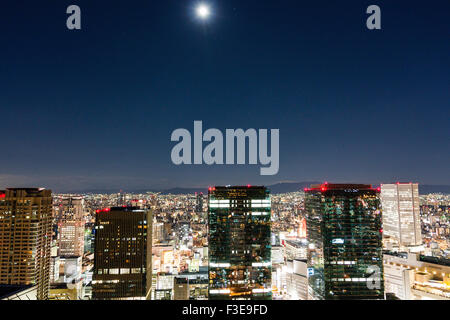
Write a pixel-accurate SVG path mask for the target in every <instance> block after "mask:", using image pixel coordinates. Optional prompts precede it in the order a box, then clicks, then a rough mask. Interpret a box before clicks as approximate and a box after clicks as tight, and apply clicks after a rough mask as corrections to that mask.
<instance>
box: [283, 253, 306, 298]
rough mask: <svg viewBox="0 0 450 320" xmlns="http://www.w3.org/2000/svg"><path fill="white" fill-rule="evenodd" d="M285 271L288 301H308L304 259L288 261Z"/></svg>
mask: <svg viewBox="0 0 450 320" xmlns="http://www.w3.org/2000/svg"><path fill="white" fill-rule="evenodd" d="M286 270H287V272H286V278H287V279H286V287H287V294H288V295H289V298H290V299H289V300H308V272H307V261H306V260H305V259H302V260H297V259H296V260H288V261H287V263H286Z"/></svg>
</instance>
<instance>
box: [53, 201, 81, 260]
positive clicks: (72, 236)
mask: <svg viewBox="0 0 450 320" xmlns="http://www.w3.org/2000/svg"><path fill="white" fill-rule="evenodd" d="M56 201H57V202H58V205H57V206H56V209H55V218H56V221H57V225H58V242H57V243H58V248H59V249H58V250H59V255H60V256H62V257H81V256H82V255H83V253H84V199H83V197H77V196H69V197H61V198H59V199H56Z"/></svg>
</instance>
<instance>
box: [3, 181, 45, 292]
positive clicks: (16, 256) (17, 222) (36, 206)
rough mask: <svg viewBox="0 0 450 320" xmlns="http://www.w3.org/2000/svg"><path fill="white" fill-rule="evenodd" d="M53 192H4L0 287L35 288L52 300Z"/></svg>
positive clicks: (29, 190) (34, 189)
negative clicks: (25, 286) (50, 296)
mask: <svg viewBox="0 0 450 320" xmlns="http://www.w3.org/2000/svg"><path fill="white" fill-rule="evenodd" d="M51 238H52V192H51V191H50V190H45V189H41V188H39V189H38V188H8V189H6V190H3V191H0V284H1V285H32V286H35V287H36V296H37V299H39V300H46V299H48V295H49V289H50V257H51V253H50V249H51Z"/></svg>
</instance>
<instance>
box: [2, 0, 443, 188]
mask: <svg viewBox="0 0 450 320" xmlns="http://www.w3.org/2000/svg"><path fill="white" fill-rule="evenodd" d="M205 2H207V3H208V4H209V5H210V10H211V17H210V19H207V20H206V21H199V20H198V17H196V15H195V5H196V3H197V2H196V1H185V2H183V3H181V2H179V1H164V2H153V3H149V2H148V1H137V2H134V3H133V5H128V4H127V5H125V4H112V3H111V4H109V5H108V8H107V9H108V10H105V8H104V6H103V4H100V3H90V2H84V1H80V3H79V6H80V8H81V14H82V28H81V30H68V29H67V28H66V26H65V21H66V19H67V14H66V8H67V6H68V5H69V3H64V2H61V3H58V4H53V5H52V6H45V5H44V4H43V3H45V1H44V2H39V3H32V4H29V5H27V6H22V5H20V4H15V3H10V4H8V10H2V11H1V13H0V27H1V28H2V30H3V34H4V42H5V43H7V44H8V45H7V46H5V50H3V51H2V52H1V53H0V58H1V59H2V61H3V68H2V69H3V72H2V75H3V77H2V78H1V79H2V81H1V82H2V94H1V95H0V105H1V106H2V107H3V108H2V117H3V119H4V126H2V128H1V129H0V130H1V131H0V132H1V133H2V134H3V136H5V137H8V139H4V141H3V152H4V153H3V155H4V156H3V157H2V158H1V159H0V168H1V170H0V186H1V187H11V186H38V187H41V186H42V187H46V188H49V189H52V190H57V191H59V192H65V191H72V190H80V191H81V190H92V189H104V188H105V187H111V189H116V190H117V191H119V190H120V189H124V190H126V189H139V188H142V189H144V188H149V189H152V188H154V189H168V188H172V187H199V186H208V185H215V184H222V185H227V184H236V185H238V184H243V185H245V184H247V183H251V184H254V185H256V184H258V185H271V184H274V183H276V182H278V181H285V180H290V181H335V182H340V183H344V182H348V183H351V182H364V183H372V184H379V183H382V182H395V181H414V182H419V183H420V184H422V185H423V184H430V185H446V184H449V181H450V176H449V171H448V164H447V161H446V159H448V158H449V155H450V154H449V152H450V151H449V148H448V146H449V145H448V136H449V133H450V132H449V127H448V125H447V119H448V115H449V114H448V110H449V103H448V101H450V96H449V91H448V84H449V82H448V74H447V72H446V70H448V69H449V66H450V61H449V58H448V55H447V54H446V53H447V52H448V46H449V45H448V41H446V40H447V36H448V32H447V31H448V25H447V24H446V21H447V20H446V16H445V12H448V10H446V9H449V3H448V1H437V2H436V3H435V5H434V6H427V5H424V4H423V3H421V2H419V1H412V2H411V1H397V2H395V3H389V2H387V1H379V2H378V3H377V4H378V5H379V6H380V7H381V10H382V29H381V30H368V29H367V28H366V26H365V21H366V19H367V14H366V8H367V6H368V5H369V3H365V2H346V3H332V2H330V1H321V2H315V3H314V4H311V3H309V4H303V3H302V4H300V3H298V2H295V1H284V2H283V3H278V2H261V1H245V2H242V1H237V0H231V1H227V2H220V1H216V0H211V1H205ZM436 8H441V10H436ZM29 25H34V26H39V27H37V28H30V27H27V26H29ZM195 120H202V121H203V122H204V124H205V127H212V128H218V129H220V130H225V129H226V128H242V129H248V128H279V130H280V170H279V173H278V174H277V175H276V176H273V177H261V176H260V175H259V166H255V165H245V166H238V165H235V166H206V165H202V166H194V165H191V166H175V165H174V164H173V163H172V162H171V160H170V150H171V148H172V147H173V146H174V143H172V142H171V141H170V134H171V132H172V131H173V130H175V129H177V128H188V129H192V123H193V121H195ZM11 133H13V134H11ZM137 154H139V155H137Z"/></svg>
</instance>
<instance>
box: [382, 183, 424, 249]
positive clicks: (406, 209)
mask: <svg viewBox="0 0 450 320" xmlns="http://www.w3.org/2000/svg"><path fill="white" fill-rule="evenodd" d="M381 207H382V209H383V230H384V237H385V239H386V240H388V241H387V242H391V244H393V245H394V246H396V247H397V246H418V245H421V244H422V232H421V225H420V205H419V185H418V184H417V183H394V184H382V185H381Z"/></svg>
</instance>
